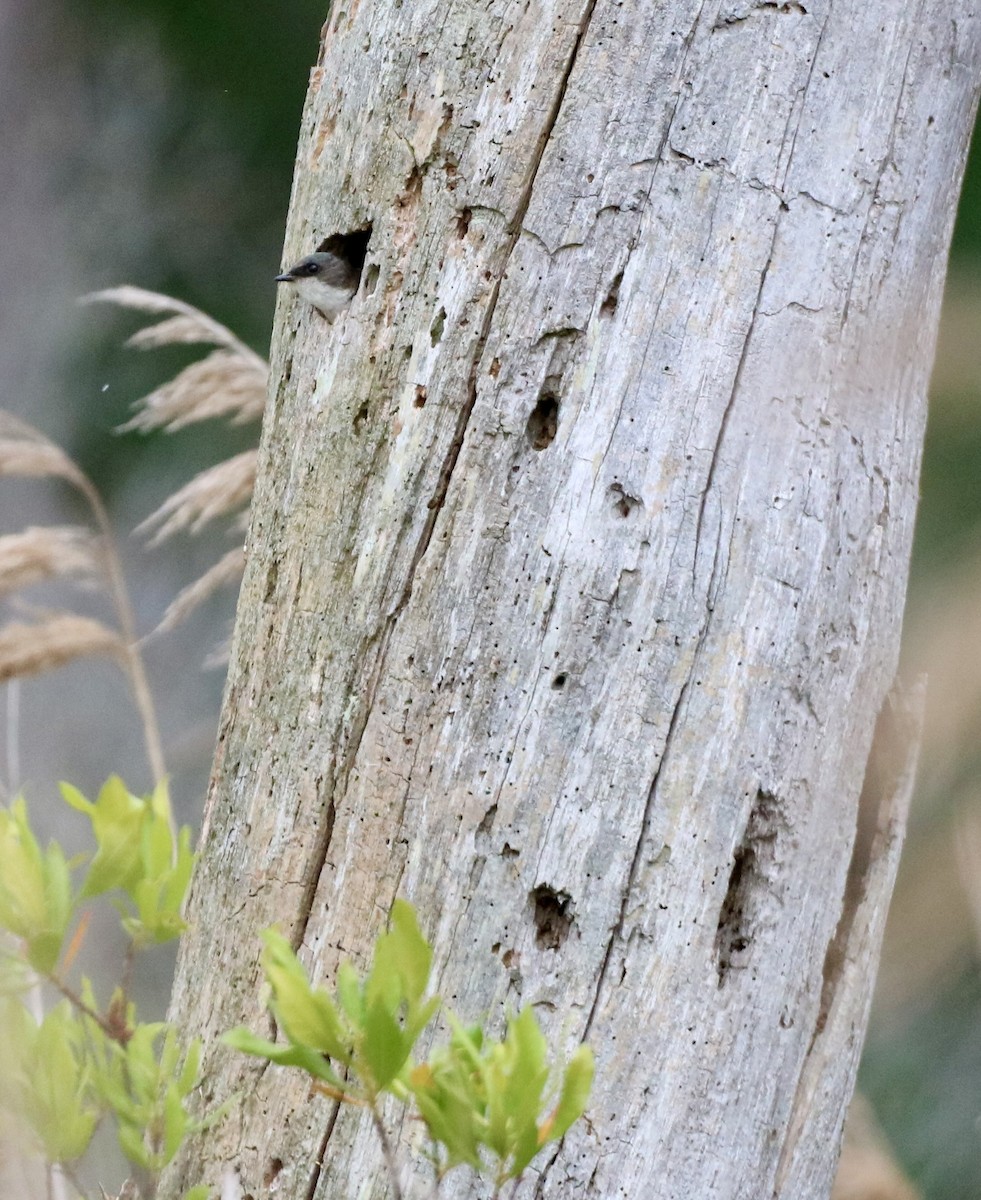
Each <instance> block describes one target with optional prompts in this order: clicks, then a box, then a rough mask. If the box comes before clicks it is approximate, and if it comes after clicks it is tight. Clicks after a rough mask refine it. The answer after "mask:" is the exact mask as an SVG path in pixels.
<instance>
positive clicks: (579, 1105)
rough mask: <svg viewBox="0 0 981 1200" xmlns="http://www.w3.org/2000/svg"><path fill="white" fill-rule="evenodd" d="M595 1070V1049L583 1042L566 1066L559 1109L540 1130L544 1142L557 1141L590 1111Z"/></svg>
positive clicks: (557, 1108) (556, 1107) (541, 1139)
mask: <svg viewBox="0 0 981 1200" xmlns="http://www.w3.org/2000/svg"><path fill="white" fill-rule="evenodd" d="M594 1071H595V1064H594V1060H593V1052H592V1050H590V1048H589V1047H588V1046H585V1045H583V1046H580V1047H579V1049H578V1050H577V1051H576V1052H575V1054H573V1056H572V1058H571V1059H570V1060H569V1065H568V1066H567V1067H566V1069H565V1076H564V1078H563V1080H562V1092H561V1094H560V1096H559V1102H558V1104H557V1105H556V1106H555V1111H554V1112H553V1113H552V1115H551V1117H550V1118H549V1120H547V1121H546V1122H545V1124H544V1125H543V1126H542V1130H541V1133H540V1134H539V1140H540V1141H541V1142H542V1144H544V1143H545V1142H546V1141H549V1142H554V1141H557V1140H558V1139H559V1138H560V1137H562V1136H563V1135H564V1134H565V1133H566V1132H567V1131H568V1129H569V1127H570V1126H571V1125H572V1124H573V1123H574V1122H576V1121H578V1120H579V1118H580V1117H581V1116H582V1115H583V1113H584V1112H585V1111H586V1104H587V1103H588V1101H589V1093H590V1090H591V1089H592V1086H593V1074H594Z"/></svg>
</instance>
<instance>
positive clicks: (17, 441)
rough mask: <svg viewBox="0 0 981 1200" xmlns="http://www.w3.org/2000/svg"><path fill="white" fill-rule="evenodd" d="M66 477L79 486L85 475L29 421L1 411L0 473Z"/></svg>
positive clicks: (3, 474) (39, 476)
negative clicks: (28, 422)
mask: <svg viewBox="0 0 981 1200" xmlns="http://www.w3.org/2000/svg"><path fill="white" fill-rule="evenodd" d="M52 475H54V476H58V477H59V478H61V479H67V480H68V481H69V482H70V483H72V484H74V485H75V486H76V487H77V486H79V484H80V481H81V480H82V479H83V478H84V476H83V475H82V472H81V471H80V470H79V469H78V467H76V466H75V464H74V463H73V462H72V460H71V459H70V458H69V457H68V455H67V454H66V453H65V452H64V451H63V450H61V449H60V448H59V447H58V446H56V445H55V444H54V442H49V441H48V439H47V438H46V437H44V435H43V434H41V433H39V432H38V431H37V430H36V429H35V428H34V427H33V426H31V425H28V424H27V422H26V421H21V420H19V419H18V418H17V417H15V416H13V415H12V414H11V413H8V412H4V411H2V410H0V476H19V477H21V478H35V479H41V478H44V477H47V476H52Z"/></svg>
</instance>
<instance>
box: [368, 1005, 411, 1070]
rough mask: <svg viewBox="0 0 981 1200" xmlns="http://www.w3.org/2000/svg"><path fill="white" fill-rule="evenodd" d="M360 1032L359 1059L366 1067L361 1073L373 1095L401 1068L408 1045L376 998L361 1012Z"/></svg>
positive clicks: (406, 1054) (396, 1022)
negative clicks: (362, 1021) (366, 1076)
mask: <svg viewBox="0 0 981 1200" xmlns="http://www.w3.org/2000/svg"><path fill="white" fill-rule="evenodd" d="M362 1031H363V1037H362V1038H361V1039H360V1041H359V1050H360V1056H361V1057H362V1058H363V1060H364V1063H365V1066H366V1067H367V1071H366V1072H365V1074H368V1075H370V1083H371V1084H372V1085H373V1086H372V1087H371V1091H372V1092H373V1093H377V1092H379V1091H381V1090H382V1089H383V1088H385V1087H387V1086H388V1084H390V1083H391V1082H392V1080H393V1079H394V1078H395V1076H396V1075H397V1074H398V1073H399V1071H401V1070H402V1068H403V1067H404V1066H405V1063H406V1060H407V1059H408V1057H409V1051H410V1050H411V1048H412V1044H411V1042H410V1041H409V1040H408V1038H406V1037H405V1035H404V1034H403V1032H402V1026H401V1025H400V1024H399V1023H398V1021H396V1020H395V1018H394V1017H393V1016H392V1014H391V1013H390V1012H389V1011H388V1009H387V1008H386V1006H385V1004H384V1003H383V1002H382V1001H381V1000H380V999H378V1000H375V1002H374V1003H373V1004H372V1005H370V1007H369V1008H368V1010H367V1011H366V1012H365V1018H364V1025H363V1026H362ZM366 1082H369V1081H368V1080H366Z"/></svg>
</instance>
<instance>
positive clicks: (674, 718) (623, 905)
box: [582, 680, 690, 1041]
mask: <svg viewBox="0 0 981 1200" xmlns="http://www.w3.org/2000/svg"><path fill="white" fill-rule="evenodd" d="M689 682H690V680H686V681H685V682H684V683H683V684H682V686H681V691H680V692H679V693H678V699H677V700H676V701H675V705H674V709H673V710H672V712H671V718H670V720H669V721H668V732H667V733H666V734H665V737H664V749H663V750H662V751H661V757H660V759H659V760H658V764H657V769H656V770H655V772H654V778H653V779H652V780H651V786H650V787H649V788H648V790H647V800H646V802H645V804H644V815H643V817H642V818H641V823H640V833H639V834H638V837H637V844H636V845H635V847H634V853H633V858H632V859H631V862H630V870H629V871H628V872H627V879H626V883H625V884H624V888H623V896H622V898H621V901H620V915H619V916H618V917H617V921H616V924H615V925H614V926H613V928H612V929H611V930H610V937H609V940H608V941H607V943H606V950H605V951H604V953H603V961H602V963H601V964H600V969H599V974H598V975H597V977H596V987H595V989H594V992H593V1003H592V1004H591V1005H590V1007H589V1015H588V1016H587V1018H586V1023H585V1025H584V1026H583V1033H582V1038H583V1041H585V1040H586V1038H587V1037H588V1036H589V1031H590V1029H591V1028H592V1025H593V1019H594V1018H595V1016H596V1010H597V1008H598V1007H599V1001H600V994H601V993H602V991H603V985H604V983H605V982H606V976H607V972H608V970H609V966H610V959H611V957H612V955H613V947H614V944H615V943H616V942H617V941H618V940H619V939H620V938H622V936H623V927H624V924H625V922H626V919H627V908H628V906H629V904H630V894H631V892H632V891H633V888H634V884H635V882H636V880H637V873H638V872H639V870H640V864H641V859H642V857H643V853H644V846H645V845H646V843H647V837H648V833H649V832H650V827H651V819H652V815H653V812H654V802H655V800H656V798H657V785H658V781H659V780H660V778H661V771H662V769H663V767H664V764H665V762H666V760H667V757H668V751H669V749H670V747H671V741H672V738H673V737H674V731H675V728H676V727H677V724H678V719H679V716H680V713H681V710H682V708H683V707H684V703H685V699H686V697H687V696H688V684H689Z"/></svg>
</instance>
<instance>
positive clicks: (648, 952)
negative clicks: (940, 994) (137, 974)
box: [165, 0, 981, 1200]
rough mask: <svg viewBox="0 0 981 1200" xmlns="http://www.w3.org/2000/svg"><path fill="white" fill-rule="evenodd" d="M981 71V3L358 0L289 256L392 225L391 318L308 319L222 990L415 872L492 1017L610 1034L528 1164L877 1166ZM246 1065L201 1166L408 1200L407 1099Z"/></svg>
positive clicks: (380, 909) (615, 1192) (443, 935)
mask: <svg viewBox="0 0 981 1200" xmlns="http://www.w3.org/2000/svg"><path fill="white" fill-rule="evenodd" d="M979 66H981V19H979V13H978V6H977V4H976V3H973V2H972V3H967V4H961V5H958V8H957V13H956V19H955V15H952V14H951V9H950V6H949V4H948V3H947V2H946V0H919V2H917V3H906V4H897V3H896V0H863V2H862V3H849V2H842V0H839V2H838V3H835V4H831V3H830V0H805V3H796V2H788V3H782V2H781V3H776V2H774V0H727V2H723V3H721V4H719V3H718V2H714V3H713V2H710V3H703V2H702V0H664V2H663V3H660V4H658V5H647V4H643V3H640V2H639V0H626V2H622V0H621V2H615V0H578V2H573V0H542V2H541V3H536V4H527V3H518V2H517V0H497V2H496V3H494V4H487V5H476V4H474V3H472V2H467V3H452V2H451V3H446V0H443V2H441V3H438V4H437V3H434V2H432V0H414V2H413V3H412V4H404V5H403V4H399V3H394V4H372V5H369V4H361V3H359V2H358V0H351V3H349V4H342V3H338V4H337V5H336V6H335V9H334V12H333V14H332V16H331V19H330V21H329V23H328V26H327V27H326V29H325V40H324V48H323V52H322V55H321V61H320V64H319V65H318V67H317V68H316V70H315V71H314V74H313V77H312V82H311V88H310V93H309V97H308V103H307V107H306V112H305V115H304V118H303V126H302V131H301V137H300V148H299V157H298V162H297V171H296V179H295V187H294V196H293V203H292V207H291V222H290V231H289V235H288V238H287V248H286V251H285V255H284V258H285V260H286V261H292V260H293V259H295V258H297V257H299V256H300V255H301V254H303V253H307V252H309V251H310V250H312V249H314V248H315V247H316V246H317V245H318V244H319V243H320V242H321V241H322V239H323V238H325V237H326V236H328V235H330V234H333V233H335V232H345V231H348V230H353V229H357V228H361V227H364V226H366V225H367V224H368V223H370V224H371V226H372V237H371V242H370V246H369V251H368V261H367V265H366V270H365V277H364V280H363V283H362V288H361V292H360V294H359V295H358V297H357V298H356V300H355V301H354V304H353V306H352V308H351V310H350V311H349V313H348V314H347V315H346V316H345V317H343V318H341V319H340V320H339V321H338V322H337V323H336V324H335V325H333V326H328V325H326V324H325V323H324V321H323V320H322V319H320V317H319V316H318V315H317V314H316V313H315V312H314V311H313V310H312V309H309V308H304V307H302V306H293V307H289V306H288V305H287V306H285V307H281V309H280V311H279V313H278V317H277V329H276V336H275V340H274V355H273V357H274V362H273V379H274V381H277V382H275V383H274V395H273V396H272V398H271V405H270V411H269V413H268V416H267V419H266V424H265V428H264V432H263V445H262V454H261V459H262V464H261V471H260V478H259V482H258V488H257V495H256V501H255V507H254V511H253V520H252V529H251V533H250V537H249V562H248V568H247V573H246V579H245V584H244V587H243V592H242V598H241V601H240V606H239V613H238V620H237V628H236V636H235V647H234V651H233V660H232V667H231V673H230V678H229V684H228V688H227V692H226V696H225V703H224V711H223V718H222V723H221V731H220V737H219V746H218V753H217V758H216V764H215V774H214V779H213V783H212V788H211V795H210V797H209V801H208V809H207V817H206V827H205V834H204V843H203V849H204V857H203V860H202V863H201V866H200V869H199V874H198V877H197V881H196V883H195V887H194V894H193V901H192V906H191V913H190V916H191V920H192V922H193V931H192V933H191V935H190V937H189V938H188V939H187V941H186V943H185V945H184V948H183V951H182V955H181V961H180V965H179V973H178V984H177V993H176V999H175V1004H174V1015H175V1016H176V1017H177V1018H178V1019H180V1020H182V1021H184V1022H187V1023H188V1024H189V1025H191V1026H193V1027H194V1028H195V1029H198V1030H201V1031H203V1032H204V1033H205V1035H206V1036H208V1037H210V1036H212V1035H217V1034H218V1033H219V1032H221V1031H222V1030H224V1029H226V1028H228V1027H230V1026H232V1025H234V1024H236V1023H238V1022H240V1021H242V1020H245V1021H250V1022H259V1021H261V1018H260V1017H259V1012H260V1007H259V980H258V970H257V948H258V931H259V930H260V929H261V928H262V927H264V926H265V925H267V924H269V923H271V922H274V921H275V922H279V923H280V925H281V927H283V928H284V929H285V930H287V931H288V932H289V933H290V934H291V936H292V937H293V939H294V941H295V943H296V944H298V945H301V946H302V953H303V957H304V959H305V961H306V962H307V963H309V965H310V967H311V969H312V970H313V971H314V972H315V974H316V976H317V977H318V978H330V977H331V976H332V974H333V972H334V969H335V967H336V965H337V963H338V961H339V959H340V957H341V956H342V955H351V956H353V957H354V958H355V959H356V960H360V959H361V958H362V957H363V955H364V954H365V952H366V950H367V948H368V947H369V946H370V943H371V940H372V939H373V937H374V936H375V934H376V933H377V932H378V931H379V929H380V928H381V927H382V925H383V923H384V921H385V917H386V914H387V912H388V909H389V906H390V904H391V901H392V899H393V897H394V896H395V895H396V894H399V895H404V896H407V897H408V898H410V899H411V900H413V901H414V902H415V903H416V904H417V905H418V907H419V909H420V912H421V914H422V919H423V922H424V925H425V927H426V929H427V931H428V932H429V934H430V935H431V936H432V938H433V939H434V940H435V943H436V948H437V950H436V953H437V973H438V977H439V981H440V985H441V987H442V989H443V991H444V992H445V993H446V994H447V995H448V996H450V997H452V1000H453V1002H454V1004H455V1005H456V1007H457V1009H458V1010H459V1011H460V1012H461V1013H463V1014H464V1015H476V1014H479V1013H481V1012H484V1011H486V1010H488V1009H489V1010H491V1011H498V1010H499V1007H500V1006H501V1004H502V1002H504V1003H507V1004H510V1005H511V1006H516V1005H518V1004H523V1005H524V1004H533V1005H535V1006H536V1009H537V1011H538V1012H539V1014H541V1015H542V1017H543V1019H544V1020H545V1021H546V1023H547V1024H549V1026H550V1029H551V1033H552V1035H553V1037H554V1038H555V1039H556V1040H557V1041H558V1042H560V1043H562V1044H570V1043H572V1042H574V1041H576V1040H578V1039H579V1038H581V1037H583V1036H586V1037H588V1038H589V1040H590V1041H591V1043H592V1044H593V1046H594V1047H595V1049H596V1052H597V1056H598V1079H597V1084H596V1088H595V1094H594V1100H593V1103H592V1106H591V1111H590V1119H589V1121H588V1122H582V1123H580V1125H578V1126H577V1127H575V1128H574V1130H573V1132H572V1133H571V1134H570V1135H569V1136H568V1137H567V1139H566V1141H565V1143H564V1145H563V1146H562V1148H561V1150H560V1151H559V1152H558V1153H557V1154H555V1155H552V1156H550V1157H549V1158H548V1159H547V1161H546V1162H545V1163H544V1165H543V1169H542V1170H541V1173H540V1174H529V1177H528V1179H527V1181H526V1182H525V1183H524V1184H523V1185H522V1187H521V1189H520V1191H519V1195H520V1196H523V1197H525V1196H528V1197H530V1196H532V1195H535V1196H537V1197H562V1198H563V1200H566V1198H568V1197H573V1196H574V1197H603V1198H612V1197H624V1198H636V1200H641V1198H643V1200H652V1198H665V1200H667V1198H670V1197H698V1198H699V1200H705V1198H709V1197H725V1198H730V1197H731V1198H737V1197H738V1198H746V1200H759V1197H761V1196H771V1195H772V1196H779V1197H786V1198H787V1200H790V1198H793V1200H809V1198H812V1197H814V1198H817V1197H825V1196H827V1194H828V1192H829V1189H830V1184H831V1178H832V1175H833V1171H834V1164H835V1160H836V1155H837V1144H838V1139H839V1136H840V1129H841V1121H842V1116H843V1113H844V1109H845V1106H846V1104H847V1101H848V1097H849V1095H850V1093H851V1088H852V1084H853V1080H854V1072H855V1067H856V1063H857V1058H858V1053H859V1048H860V1044H861V1040H862V1035H863V1032H864V1024H865V1018H866V1013H867V1003H868V996H869V993H870V990H871V981H872V978H873V976H874V971H875V964H876V960H877V955H878V946H879V938H880V935H881V926H882V920H883V917H884V913H885V909H886V906H887V904H888V897H889V894H890V891H891V887H892V878H893V872H894V869H895V861H896V858H897V856H898V847H899V844H900V842H901V839H902V829H903V824H904V801H905V798H906V797H907V796H908V779H909V776H910V765H909V764H907V766H906V769H905V773H903V772H900V776H901V778H900V782H898V783H895V782H894V783H893V784H890V785H889V786H882V787H879V786H873V785H872V784H869V785H868V786H867V787H866V789H865V792H864V795H865V797H866V802H865V804H864V805H862V804H860V795H861V794H863V792H862V781H863V776H864V775H865V767H866V761H867V759H868V757H869V751H870V746H871V744H872V739H873V730H874V727H875V725H876V719H877V714H879V712H880V710H882V709H883V705H884V704H885V702H886V696H887V693H888V692H889V689H890V686H891V683H892V680H893V676H894V672H895V668H896V658H897V648H898V642H899V632H900V622H901V617H902V609H903V599H904V592H905V584H906V573H907V565H908V560H909V551H910V541H911V537H912V530H913V518H914V512H915V506H916V493H917V477H918V468H919V456H920V448H921V441H922V434H923V426H924V418H925V396H926V386H927V379H928V375H929V369H930V363H931V358H932V354H933V346H934V337H935V331H936V325H937V316H938V308H939V300H940V293H941V288H942V284H943V276H944V267H945V260H946V254H947V247H948V243H949V237H950V230H951V225H952V221H953V214H954V209H955V203H956V196H957V191H958V185H959V181H960V177H961V172H962V168H963V163H964V157H965V152H966V146H967V141H968V136H969V133H970V129H971V124H972V119H973V113H974V108H975V102H976V98H977V80H978V78H979V77H981V73H979ZM904 781H905V782H904ZM863 814H864V815H863ZM877 823H878V826H881V828H880V831H879V833H878V834H875V832H874V830H875V829H876V828H877V827H878V826H877ZM866 829H867V830H868V831H869V833H868V836H866V835H865V833H864V832H863V833H862V835H861V836H857V832H856V831H857V830H862V831H865V830H866ZM850 862H853V869H852V872H851V876H850V877H849V863H850ZM849 878H850V883H849V886H848V888H847V889H846V880H848V879H849ZM235 1088H239V1089H241V1091H242V1095H243V1099H242V1101H241V1103H240V1104H238V1105H237V1106H236V1108H235V1111H234V1112H233V1114H232V1116H231V1117H230V1118H229V1119H228V1120H227V1121H226V1123H225V1124H224V1125H223V1126H222V1128H221V1129H220V1130H217V1131H212V1132H210V1133H209V1134H208V1135H207V1137H206V1139H203V1140H202V1142H201V1143H200V1144H199V1145H198V1146H196V1147H194V1148H192V1150H191V1152H189V1153H188V1154H187V1155H185V1157H184V1160H183V1162H182V1163H181V1165H180V1168H179V1170H176V1171H175V1172H173V1174H172V1177H171V1179H170V1180H169V1182H168V1184H167V1187H166V1188H165V1193H166V1195H168V1196H170V1195H176V1194H177V1191H176V1189H177V1186H178V1183H179V1182H180V1181H181V1180H183V1181H185V1182H187V1183H191V1182H196V1181H197V1180H198V1179H199V1178H200V1177H201V1174H202V1173H206V1172H207V1171H211V1172H212V1174H213V1173H214V1172H215V1171H216V1170H217V1167H218V1165H219V1164H223V1163H234V1164H236V1165H238V1166H239V1167H240V1169H241V1171H242V1177H243V1182H244V1186H245V1190H246V1192H247V1193H249V1194H251V1195H252V1196H254V1197H256V1198H257V1200H258V1198H259V1197H264V1196H267V1195H268V1196H273V1195H281V1196H289V1197H302V1196H306V1197H308V1198H313V1197H318V1198H320V1200H324V1198H326V1197H348V1196H350V1197H354V1196H358V1197H368V1196H371V1197H380V1196H383V1195H385V1194H386V1183H385V1179H384V1175H383V1171H382V1167H381V1160H380V1154H379V1151H378V1147H377V1144H376V1141H375V1138H374V1134H373V1131H372V1130H371V1128H370V1122H369V1121H367V1120H366V1119H364V1117H363V1114H360V1113H359V1112H357V1111H355V1110H350V1109H348V1110H345V1111H343V1112H341V1113H340V1114H338V1113H337V1112H336V1111H335V1109H334V1107H333V1106H332V1104H331V1103H330V1102H329V1101H327V1100H326V1099H323V1098H313V1099H311V1098H310V1097H309V1096H308V1094H307V1089H306V1087H305V1085H304V1084H303V1083H302V1082H299V1081H295V1080H293V1081H291V1080H290V1079H289V1078H288V1077H286V1076H285V1075H284V1074H283V1073H281V1072H280V1071H278V1070H276V1069H269V1070H266V1071H262V1070H259V1069H257V1068H256V1067H254V1065H253V1064H250V1063H248V1062H244V1061H243V1060H242V1059H241V1058H238V1057H235V1056H233V1055H231V1054H230V1053H229V1052H227V1051H224V1050H221V1049H216V1050H215V1051H214V1052H213V1053H212V1054H211V1055H210V1058H209V1061H208V1092H209V1096H210V1097H213V1099H214V1100H215V1101H217V1100H220V1099H222V1098H223V1097H224V1096H225V1095H226V1094H228V1093H229V1092H230V1091H232V1090H233V1089H235ZM402 1134H403V1136H405V1137H407V1138H408V1137H410V1136H413V1130H412V1128H410V1127H406V1128H404V1129H403V1130H402ZM406 1173H407V1178H408V1168H406ZM451 1178H452V1177H451ZM445 1194H446V1195H448V1196H462V1195H472V1194H477V1193H476V1192H473V1191H471V1190H469V1184H468V1183H467V1181H466V1179H465V1178H464V1177H463V1176H462V1175H461V1176H460V1179H459V1180H458V1181H457V1183H456V1184H455V1185H450V1186H448V1187H447V1188H446V1189H445Z"/></svg>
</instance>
